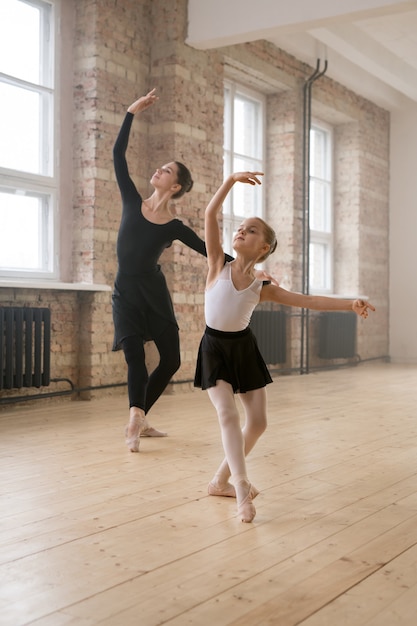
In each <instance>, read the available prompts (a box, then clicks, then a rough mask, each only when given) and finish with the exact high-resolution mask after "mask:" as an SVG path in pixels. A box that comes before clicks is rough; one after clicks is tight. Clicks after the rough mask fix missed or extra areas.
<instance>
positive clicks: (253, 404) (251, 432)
mask: <svg viewBox="0 0 417 626" xmlns="http://www.w3.org/2000/svg"><path fill="white" fill-rule="evenodd" d="M207 392H208V395H209V398H210V400H211V403H212V404H213V406H214V408H215V409H216V411H217V416H218V419H219V424H220V430H221V438H222V443H223V449H224V452H225V455H226V458H225V459H224V460H223V461H222V463H221V464H220V466H219V468H218V470H217V472H216V474H215V476H214V479H213V482H214V483H217V484H218V485H224V484H226V483H227V482H228V480H229V478H230V477H232V480H233V482H234V484H235V486H236V484H237V483H239V482H242V481H245V482H248V477H247V471H246V460H245V457H246V455H247V454H249V452H250V451H251V450H252V448H253V447H254V445H255V443H256V442H257V441H258V439H259V437H260V436H261V435H262V433H263V432H264V430H265V428H266V388H265V387H262V388H261V389H255V390H253V391H247V392H246V393H243V394H239V397H240V400H241V402H242V405H243V409H244V412H245V424H244V426H243V428H241V426H240V415H239V411H238V408H237V406H236V401H235V395H234V393H233V389H232V386H231V385H230V384H229V383H226V382H225V381H224V380H218V381H217V384H216V386H215V387H210V388H209V389H208V390H207Z"/></svg>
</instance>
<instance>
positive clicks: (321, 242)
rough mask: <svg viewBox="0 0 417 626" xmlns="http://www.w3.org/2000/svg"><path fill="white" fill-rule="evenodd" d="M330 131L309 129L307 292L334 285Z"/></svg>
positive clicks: (321, 128) (315, 126) (330, 287)
mask: <svg viewBox="0 0 417 626" xmlns="http://www.w3.org/2000/svg"><path fill="white" fill-rule="evenodd" d="M332 143H333V142H332V132H331V129H330V128H329V127H326V126H324V125H321V124H320V125H318V124H313V125H312V127H311V130H310V250H309V254H310V260H309V281H310V285H309V286H310V291H315V292H320V291H321V292H331V291H332V288H333V189H332V186H333V183H332V154H333V149H332Z"/></svg>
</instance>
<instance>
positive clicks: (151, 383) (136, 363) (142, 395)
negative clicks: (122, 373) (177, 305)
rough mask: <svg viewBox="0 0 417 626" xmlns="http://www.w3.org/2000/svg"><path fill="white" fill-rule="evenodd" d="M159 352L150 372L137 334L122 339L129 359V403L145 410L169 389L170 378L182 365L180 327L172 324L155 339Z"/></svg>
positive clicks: (124, 350)
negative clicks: (157, 360) (149, 372)
mask: <svg viewBox="0 0 417 626" xmlns="http://www.w3.org/2000/svg"><path fill="white" fill-rule="evenodd" d="M154 342H155V345H156V347H157V348H158V352H159V364H158V365H157V367H156V368H155V369H154V370H153V372H152V373H151V375H150V376H149V375H148V371H147V369H146V364H145V348H144V345H143V341H142V339H140V337H137V336H132V337H126V338H125V339H123V342H122V347H123V352H124V355H125V359H126V363H127V390H128V395H129V407H132V406H136V407H138V408H139V409H143V410H144V411H145V415H146V413H147V412H148V411H149V409H150V408H151V407H152V406H153V404H155V402H156V401H157V400H158V398H159V396H160V395H161V394H162V392H163V391H164V390H165V389H166V387H167V385H168V383H169V381H170V380H171V378H172V376H173V375H174V374H175V372H176V371H177V370H178V369H179V367H180V365H181V360H180V340H179V333H178V328H177V327H176V326H174V325H173V324H169V326H168V327H167V328H166V329H165V330H164V332H163V333H162V334H161V335H159V337H157V338H156V339H154Z"/></svg>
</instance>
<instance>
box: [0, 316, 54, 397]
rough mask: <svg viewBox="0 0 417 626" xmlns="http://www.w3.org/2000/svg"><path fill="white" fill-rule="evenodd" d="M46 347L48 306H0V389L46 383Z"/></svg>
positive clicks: (47, 349)
mask: <svg viewBox="0 0 417 626" xmlns="http://www.w3.org/2000/svg"><path fill="white" fill-rule="evenodd" d="M50 349H51V314H50V311H49V309H46V308H31V307H21V308H18V307H0V389H20V388H21V387H41V386H47V385H49V383H50Z"/></svg>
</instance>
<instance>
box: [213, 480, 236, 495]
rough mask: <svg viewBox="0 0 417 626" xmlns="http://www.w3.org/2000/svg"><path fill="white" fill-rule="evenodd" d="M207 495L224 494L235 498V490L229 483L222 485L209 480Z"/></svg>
mask: <svg viewBox="0 0 417 626" xmlns="http://www.w3.org/2000/svg"><path fill="white" fill-rule="evenodd" d="M207 492H208V494H209V496H225V497H226V498H236V490H235V488H234V485H232V484H231V483H225V484H223V485H221V484H219V483H214V482H209V484H208V487H207Z"/></svg>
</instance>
